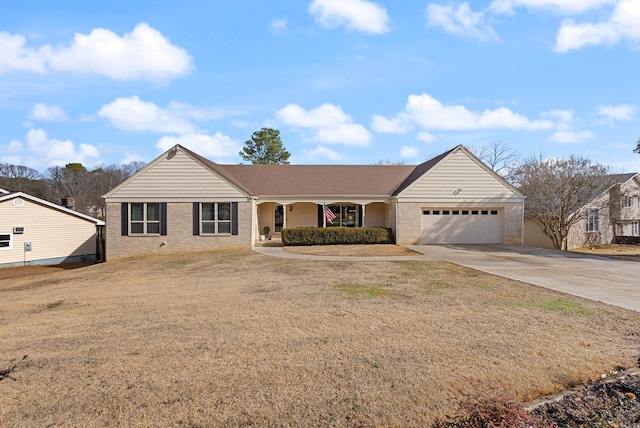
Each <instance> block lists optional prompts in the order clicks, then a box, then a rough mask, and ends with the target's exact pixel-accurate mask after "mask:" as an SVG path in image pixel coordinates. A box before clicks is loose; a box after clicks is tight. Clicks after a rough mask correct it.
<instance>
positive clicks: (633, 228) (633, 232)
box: [631, 221, 640, 236]
mask: <svg viewBox="0 0 640 428" xmlns="http://www.w3.org/2000/svg"><path fill="white" fill-rule="evenodd" d="M631 236H640V230H638V222H637V221H632V222H631Z"/></svg>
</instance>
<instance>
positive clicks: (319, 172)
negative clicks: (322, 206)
mask: <svg viewBox="0 0 640 428" xmlns="http://www.w3.org/2000/svg"><path fill="white" fill-rule="evenodd" d="M182 149H183V150H185V151H187V152H189V153H190V154H191V155H192V156H194V157H195V158H197V159H199V160H200V162H202V163H203V164H205V165H207V166H208V167H209V168H211V169H212V170H214V171H215V172H216V173H218V174H220V175H222V176H223V177H225V178H226V179H227V180H229V181H230V182H232V183H233V184H235V185H236V186H238V187H239V188H241V189H243V190H244V191H245V192H247V193H249V194H251V195H272V196H335V195H344V196H356V195H358V196H390V195H395V194H397V193H398V192H400V191H402V190H404V189H405V188H406V187H407V186H409V185H410V184H411V183H412V182H413V181H415V180H417V179H418V178H419V177H421V176H422V175H423V174H424V173H426V172H427V171H428V170H429V169H431V168H432V167H433V166H435V165H436V164H437V163H438V162H440V161H441V160H442V159H443V158H444V157H446V156H447V155H448V154H449V153H451V152H452V151H453V150H455V148H454V149H451V150H449V151H447V152H445V153H443V154H441V155H439V156H436V157H435V158H433V159H431V160H428V161H427V162H424V163H422V164H420V165H221V164H217V163H214V162H211V161H210V160H208V159H206V158H204V157H202V156H200V155H198V154H196V153H194V152H191V151H190V150H188V149H185V148H184V147H182Z"/></svg>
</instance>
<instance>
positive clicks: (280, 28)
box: [269, 19, 289, 34]
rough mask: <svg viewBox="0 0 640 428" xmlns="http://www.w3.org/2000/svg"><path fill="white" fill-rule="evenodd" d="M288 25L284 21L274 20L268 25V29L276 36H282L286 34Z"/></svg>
mask: <svg viewBox="0 0 640 428" xmlns="http://www.w3.org/2000/svg"><path fill="white" fill-rule="evenodd" d="M288 27H289V23H288V22H287V20H286V19H274V20H273V21H271V22H270V23H269V28H270V29H271V31H272V32H274V33H278V34H284V33H286V32H287V30H288Z"/></svg>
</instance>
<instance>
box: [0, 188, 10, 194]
mask: <svg viewBox="0 0 640 428" xmlns="http://www.w3.org/2000/svg"><path fill="white" fill-rule="evenodd" d="M8 193H10V192H9V191H8V190H4V189H3V188H2V187H0V194H5V195H6V194H8Z"/></svg>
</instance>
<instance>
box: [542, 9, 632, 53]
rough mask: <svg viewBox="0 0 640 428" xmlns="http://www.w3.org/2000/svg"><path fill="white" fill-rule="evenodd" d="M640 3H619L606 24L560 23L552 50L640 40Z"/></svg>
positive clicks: (558, 50)
mask: <svg viewBox="0 0 640 428" xmlns="http://www.w3.org/2000/svg"><path fill="white" fill-rule="evenodd" d="M639 22H640V2H638V1H637V0H620V1H619V3H618V4H617V5H616V7H615V9H614V11H613V13H612V15H611V17H610V18H609V20H607V21H601V22H597V23H595V24H594V23H589V22H587V23H582V24H576V21H575V20H573V19H565V20H563V21H562V25H561V27H560V30H559V31H558V35H557V37H556V44H555V46H554V50H555V51H556V52H558V53H565V52H568V51H571V50H577V49H581V48H583V47H585V46H589V45H593V46H597V45H614V44H616V43H618V42H620V41H621V40H629V41H632V42H639V41H640V25H638V23H639Z"/></svg>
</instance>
